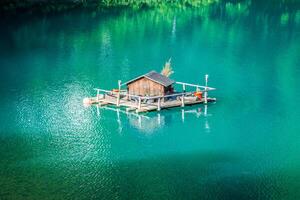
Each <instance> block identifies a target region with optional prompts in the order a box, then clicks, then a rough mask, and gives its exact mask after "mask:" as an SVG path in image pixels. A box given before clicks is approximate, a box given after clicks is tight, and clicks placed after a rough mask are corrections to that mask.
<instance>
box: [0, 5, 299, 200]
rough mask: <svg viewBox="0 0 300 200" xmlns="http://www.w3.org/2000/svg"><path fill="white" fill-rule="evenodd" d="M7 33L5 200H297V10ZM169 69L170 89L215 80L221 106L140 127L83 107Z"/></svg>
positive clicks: (41, 20)
mask: <svg viewBox="0 0 300 200" xmlns="http://www.w3.org/2000/svg"><path fill="white" fill-rule="evenodd" d="M266 4H267V3H266ZM1 27H5V29H4V28H3V29H2V30H1V34H0V35H1V38H0V97H1V98H0V120H1V123H0V199H226V200H227V199H239V200H241V199H272V200H273V199H276V200H277V199H291V200H292V199H300V157H299V155H300V148H299V147H300V135H299V133H300V107H299V100H300V90H299V87H300V84H299V75H300V6H299V5H297V4H295V5H290V6H280V5H279V4H278V5H275V4H269V5H264V4H260V3H258V2H256V3H255V2H252V3H251V1H245V2H244V3H241V4H234V3H221V4H218V5H215V6H212V7H210V8H201V9H185V10H179V9H167V8H164V9H156V10H145V11H132V10H125V11H115V12H113V13H112V12H111V13H101V12H91V11H72V12H68V13H65V14H58V15H53V16H52V15H48V16H35V17H26V18H23V19H20V18H18V19H11V20H5V21H1ZM170 57H171V58H172V66H173V69H174V71H175V73H174V74H173V75H172V78H173V79H176V80H177V81H184V82H192V83H199V84H204V75H205V74H209V85H210V86H212V87H216V88H217V89H218V90H216V91H213V92H211V93H209V96H211V97H216V98H217V102H216V103H214V104H208V106H207V107H205V106H204V105H199V106H193V107H185V108H184V109H181V108H176V109H171V110H163V111H161V112H159V113H158V112H153V113H149V114H146V115H126V114H124V113H122V112H119V113H118V112H115V111H112V110H104V109H99V110H97V108H96V107H88V108H85V107H84V106H83V105H82V100H83V98H84V97H87V96H93V95H95V91H94V90H93V88H95V87H101V88H107V89H110V88H116V87H117V80H118V79H121V80H124V81H126V80H129V79H132V78H133V77H135V76H138V75H140V74H143V73H146V72H148V71H150V70H153V69H154V70H156V71H160V70H161V68H162V66H163V65H164V63H165V61H166V60H168V59H169V58H170ZM205 112H207V114H206V115H205V114H204V113H205Z"/></svg>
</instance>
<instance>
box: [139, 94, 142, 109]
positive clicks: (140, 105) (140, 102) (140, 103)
mask: <svg viewBox="0 0 300 200" xmlns="http://www.w3.org/2000/svg"><path fill="white" fill-rule="evenodd" d="M141 107H142V99H141V97H139V105H138V109H141Z"/></svg>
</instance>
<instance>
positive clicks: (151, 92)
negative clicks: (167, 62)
mask: <svg viewBox="0 0 300 200" xmlns="http://www.w3.org/2000/svg"><path fill="white" fill-rule="evenodd" d="M174 83H175V81H173V80H171V79H169V78H168V77H166V76H164V75H162V74H160V73H157V72H156V71H150V72H148V73H147V74H144V75H141V76H139V77H136V78H135V79H132V80H130V81H128V82H126V85H127V91H128V94H131V95H139V96H161V95H167V94H172V93H173V90H174V89H173V84H174Z"/></svg>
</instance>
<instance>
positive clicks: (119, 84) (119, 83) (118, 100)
mask: <svg viewBox="0 0 300 200" xmlns="http://www.w3.org/2000/svg"><path fill="white" fill-rule="evenodd" d="M120 93H121V80H118V94H117V107H119V106H120Z"/></svg>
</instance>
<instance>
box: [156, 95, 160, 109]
mask: <svg viewBox="0 0 300 200" xmlns="http://www.w3.org/2000/svg"><path fill="white" fill-rule="evenodd" d="M157 110H158V111H160V98H158V101H157Z"/></svg>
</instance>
